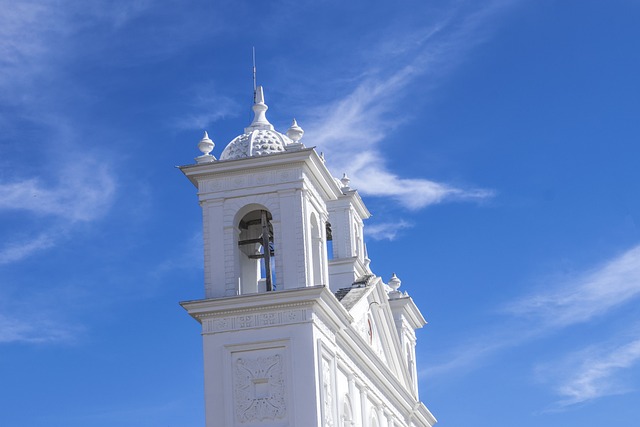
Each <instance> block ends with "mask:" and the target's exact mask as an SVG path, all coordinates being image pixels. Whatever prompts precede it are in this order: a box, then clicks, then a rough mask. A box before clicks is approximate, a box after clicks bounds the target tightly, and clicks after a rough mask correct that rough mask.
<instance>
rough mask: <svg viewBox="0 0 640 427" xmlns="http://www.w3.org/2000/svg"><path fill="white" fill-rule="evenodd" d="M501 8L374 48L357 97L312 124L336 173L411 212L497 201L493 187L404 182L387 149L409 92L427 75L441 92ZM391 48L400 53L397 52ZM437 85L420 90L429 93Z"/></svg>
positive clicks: (339, 102) (336, 103)
mask: <svg viewBox="0 0 640 427" xmlns="http://www.w3.org/2000/svg"><path fill="white" fill-rule="evenodd" d="M500 6H502V3H499V2H496V3H493V4H491V5H490V6H487V7H485V8H483V9H480V10H473V11H471V12H469V11H467V12H465V14H464V15H462V16H457V17H456V19H452V17H445V18H443V19H442V21H441V22H438V23H437V24H434V25H431V26H429V28H428V29H426V30H423V31H421V32H419V33H417V34H416V33H411V34H400V35H397V36H396V38H394V40H393V41H389V40H385V41H384V42H381V43H380V45H379V47H378V49H376V48H375V47H374V48H372V49H368V50H367V55H368V56H369V58H368V61H367V63H371V62H372V60H371V57H373V58H374V60H375V63H376V67H375V68H374V70H373V71H370V72H368V74H367V75H366V76H365V77H363V78H362V79H361V83H360V84H359V85H358V86H357V87H356V88H355V89H354V90H353V91H351V92H350V93H348V94H346V95H344V96H342V97H338V98H337V99H335V100H333V101H330V102H328V103H327V104H324V105H321V106H319V107H317V108H316V109H315V111H316V113H315V114H312V121H311V122H310V123H308V125H307V126H306V128H307V135H306V141H307V142H308V143H313V144H314V145H315V144H317V145H318V146H319V147H320V148H322V149H325V150H327V152H328V153H330V157H331V162H330V165H331V167H332V169H333V172H334V174H336V175H338V174H341V173H342V172H348V173H349V175H350V176H351V178H352V181H353V183H354V184H355V186H356V187H357V188H358V189H359V190H360V191H361V192H362V193H363V194H367V195H370V196H385V197H391V198H393V199H395V200H397V201H398V202H399V203H400V204H401V205H402V206H404V207H406V208H409V209H419V208H423V207H426V206H429V205H433V204H437V203H442V202H444V201H451V200H483V199H486V198H489V197H492V196H493V194H494V192H493V191H491V190H487V189H478V188H473V187H470V188H464V187H460V186H454V185H451V184H446V183H441V182H436V181H433V180H431V179H426V178H405V177H401V176H399V175H398V174H397V173H394V172H392V171H390V170H389V166H388V165H387V162H386V160H385V156H384V155H383V152H386V151H389V150H392V149H393V145H396V144H398V141H393V130H394V129H396V128H397V127H399V126H401V125H402V124H403V123H404V122H405V120H407V116H406V115H405V116H398V115H397V113H394V111H406V110H405V109H397V108H396V107H397V106H398V104H399V103H400V102H401V101H402V100H403V99H404V97H405V96H406V95H407V94H408V92H409V89H410V88H411V87H412V86H414V85H416V84H421V83H420V82H421V81H424V80H426V79H425V77H428V78H429V80H430V82H431V83H430V87H433V88H435V87H436V81H438V80H441V79H443V78H445V77H446V72H447V71H448V70H450V69H451V68H452V67H454V66H457V65H459V64H460V63H462V62H463V58H464V54H465V53H466V52H468V51H469V50H470V49H471V48H473V46H475V45H476V44H477V43H479V42H480V41H482V40H483V39H484V36H485V33H486V30H485V28H486V27H487V26H486V24H487V22H488V21H489V20H490V19H491V18H492V17H494V15H495V12H496V11H497V10H498V9H500ZM391 45H393V46H396V47H397V46H400V47H401V48H399V49H391V48H390V46H391ZM381 64H382V65H381ZM388 64H391V65H388ZM394 66H396V67H395V68H394ZM430 87H424V86H423V87H422V88H421V89H422V91H423V92H424V91H428V89H429V88H430ZM327 112H328V113H327ZM403 114H408V115H409V116H410V114H411V113H403ZM382 142H385V143H386V147H382V146H381V143H382Z"/></svg>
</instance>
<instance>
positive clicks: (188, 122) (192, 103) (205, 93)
mask: <svg viewBox="0 0 640 427" xmlns="http://www.w3.org/2000/svg"><path fill="white" fill-rule="evenodd" d="M188 104H189V105H188V106H187V108H186V109H187V110H190V111H191V112H190V113H188V114H186V115H183V116H181V117H178V118H177V119H176V120H175V122H174V126H175V127H176V128H178V129H190V130H210V129H209V126H211V124H213V123H215V122H217V121H218V120H220V119H224V118H227V117H234V116H237V115H238V113H239V112H240V104H239V103H238V101H237V100H234V99H232V98H230V97H228V96H224V95H220V93H219V91H217V90H215V88H213V87H212V86H211V85H204V86H198V90H197V92H196V93H193V94H191V95H190V96H189V103H188ZM209 136H210V137H211V138H216V135H215V132H210V135H209ZM214 142H215V143H216V145H217V144H218V141H216V140H215V139H214ZM220 142H222V141H220ZM227 142H229V141H224V142H223V144H226V143H227Z"/></svg>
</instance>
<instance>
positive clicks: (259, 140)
mask: <svg viewBox="0 0 640 427" xmlns="http://www.w3.org/2000/svg"><path fill="white" fill-rule="evenodd" d="M268 108H269V107H267V104H265V103H264V93H263V90H262V86H258V88H257V89H256V99H255V103H254V104H253V112H254V114H255V116H254V118H253V122H251V124H250V125H249V126H248V127H246V128H245V129H244V133H243V134H242V135H238V136H237V137H235V138H234V139H233V140H232V141H231V142H230V143H229V144H227V146H226V147H225V149H224V151H223V152H222V154H221V155H220V160H235V159H242V158H245V157H255V156H265V155H268V154H276V153H282V152H284V151H285V147H286V146H287V145H288V144H293V143H294V141H293V140H292V139H291V138H289V137H288V136H286V135H284V134H282V133H280V132H278V131H276V130H275V129H274V128H273V125H272V124H271V123H269V121H268V120H267V116H266V114H265V113H266V111H267V109H268ZM294 122H295V120H294ZM296 126H297V124H296ZM297 129H298V128H296V129H294V130H296V131H297ZM298 132H299V133H300V136H299V137H298V136H297V135H298V134H295V135H296V136H295V137H297V138H298V139H300V137H301V136H302V132H303V131H302V129H300V130H299V131H298Z"/></svg>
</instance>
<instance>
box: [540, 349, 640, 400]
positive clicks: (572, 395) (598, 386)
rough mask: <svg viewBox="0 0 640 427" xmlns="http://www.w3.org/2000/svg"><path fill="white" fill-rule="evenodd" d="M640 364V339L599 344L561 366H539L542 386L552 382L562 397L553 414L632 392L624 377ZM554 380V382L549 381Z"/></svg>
mask: <svg viewBox="0 0 640 427" xmlns="http://www.w3.org/2000/svg"><path fill="white" fill-rule="evenodd" d="M638 363H640V338H637V337H636V338H635V339H633V340H631V341H626V342H622V343H616V344H614V345H611V344H609V345H607V344H606V343H599V344H598V345H592V346H589V347H588V348H586V349H583V350H580V351H578V352H575V353H573V354H570V355H569V356H567V357H565V358H564V359H563V360H562V361H561V362H555V363H551V364H544V365H540V366H538V368H537V369H536V373H537V376H538V378H539V379H540V381H541V382H546V383H549V382H551V385H552V387H553V388H554V390H555V392H556V393H557V394H558V395H559V396H561V399H560V400H559V401H558V402H556V403H555V404H554V405H553V407H552V408H551V410H559V409H563V408H566V407H568V406H571V405H575V404H579V403H583V402H587V401H589V400H593V399H597V398H599V397H603V396H610V395H615V394H624V393H628V392H630V391H632V389H633V387H631V386H630V385H629V384H628V382H627V381H625V379H624V378H621V375H620V374H621V373H622V372H623V371H625V370H627V369H629V368H631V367H633V366H634V365H637V364H638ZM550 380H552V381H550Z"/></svg>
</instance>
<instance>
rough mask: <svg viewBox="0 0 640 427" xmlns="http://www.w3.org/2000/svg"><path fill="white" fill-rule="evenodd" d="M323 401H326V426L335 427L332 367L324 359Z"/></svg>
mask: <svg viewBox="0 0 640 427" xmlns="http://www.w3.org/2000/svg"><path fill="white" fill-rule="evenodd" d="M322 400H323V401H324V425H325V426H327V427H333V425H334V422H333V391H332V389H331V365H329V362H328V361H327V360H326V359H322Z"/></svg>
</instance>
